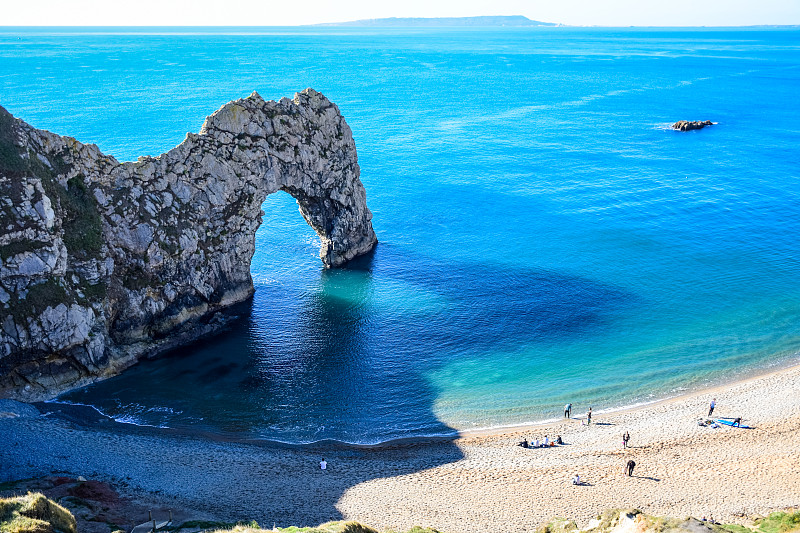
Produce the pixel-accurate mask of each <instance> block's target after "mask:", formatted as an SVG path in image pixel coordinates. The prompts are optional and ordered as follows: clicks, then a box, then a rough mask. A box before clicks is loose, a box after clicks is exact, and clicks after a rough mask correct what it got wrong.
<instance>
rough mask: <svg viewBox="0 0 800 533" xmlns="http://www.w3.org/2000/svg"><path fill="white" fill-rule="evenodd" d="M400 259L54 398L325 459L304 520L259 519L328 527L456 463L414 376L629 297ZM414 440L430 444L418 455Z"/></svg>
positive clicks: (600, 314) (511, 272)
mask: <svg viewBox="0 0 800 533" xmlns="http://www.w3.org/2000/svg"><path fill="white" fill-rule="evenodd" d="M398 254H400V252H398V251H397V250H394V249H392V248H391V247H390V246H386V245H381V246H380V247H379V248H378V250H377V251H376V252H375V253H373V254H370V255H369V256H367V257H364V258H360V259H358V260H356V261H353V262H351V264H349V265H348V266H347V268H344V269H337V270H322V271H320V272H319V273H318V274H317V276H318V280H317V281H316V282H314V283H313V284H312V286H311V287H310V288H309V289H307V290H300V289H298V288H295V287H285V286H283V285H280V284H270V285H266V286H260V287H259V288H258V290H257V293H256V296H255V297H254V299H253V300H252V301H250V302H248V303H246V304H243V305H241V306H239V307H238V308H237V309H236V312H237V313H239V314H240V315H241V319H240V320H238V321H237V322H235V323H234V324H233V325H232V326H231V327H230V329H229V330H228V331H226V332H224V333H223V334H220V335H218V336H216V337H214V338H211V339H206V340H203V341H201V342H198V343H195V344H193V345H191V346H186V347H184V348H181V349H178V350H175V351H173V352H171V353H170V354H168V355H167V356H165V357H161V358H159V359H156V360H152V361H144V362H142V363H140V364H139V365H137V366H135V367H133V368H132V369H130V370H129V371H127V372H125V373H124V374H123V375H121V376H117V377H115V378H112V379H109V380H107V381H104V382H101V383H98V384H95V385H92V386H90V387H86V388H84V389H81V390H78V391H75V392H72V393H69V394H66V395H65V396H64V397H63V399H64V400H67V401H71V402H79V403H84V404H88V405H94V406H97V407H98V408H99V409H101V410H102V411H104V412H106V413H108V414H109V415H111V416H114V417H116V418H118V419H120V420H123V421H128V422H134V423H145V424H150V425H156V426H158V425H162V426H169V427H171V428H177V429H178V430H180V431H186V432H195V433H201V434H213V435H218V436H222V437H223V438H227V439H234V440H242V441H249V440H252V439H256V440H261V441H262V442H263V441H273V445H275V444H274V443H275V442H280V441H283V442H285V443H287V444H286V445H289V444H290V445H292V447H294V446H298V445H299V446H300V448H299V449H300V450H302V451H303V453H308V465H309V466H308V468H311V469H318V466H316V465H317V462H318V461H319V460H320V458H321V457H322V456H323V455H324V456H326V458H328V460H329V465H330V467H329V471H327V472H326V473H325V474H324V475H326V476H327V478H326V482H325V483H322V484H319V485H318V486H314V487H313V488H312V489H309V490H310V491H311V492H310V493H309V494H311V496H313V500H314V502H315V503H314V505H313V506H311V507H312V508H313V512H312V511H308V510H305V511H302V512H306V513H308V512H310V513H311V514H309V515H306V516H302V517H299V516H297V513H298V512H299V511H297V510H292V508H291V506H289V508H287V507H286V504H285V502H286V501H287V500H289V499H291V498H295V497H296V496H297V495H296V493H295V492H292V491H294V490H295V488H294V487H287V488H286V490H285V491H284V490H282V489H280V488H275V489H274V490H273V491H272V493H270V494H269V495H265V496H264V498H263V504H264V511H265V512H267V511H268V512H269V515H268V516H267V517H266V518H268V519H272V518H270V517H274V518H279V517H283V519H285V520H286V521H288V522H291V521H292V520H294V521H295V522H297V520H307V521H309V522H304V523H314V522H323V521H325V520H332V519H337V518H341V513H340V512H339V511H338V510H337V509H336V503H337V502H338V501H339V499H340V498H341V496H342V495H343V494H344V492H345V491H347V490H348V489H349V488H351V487H353V486H355V485H357V484H359V483H361V482H364V481H368V480H370V479H375V478H380V477H387V476H399V475H404V474H409V473H413V472H417V471H420V470H423V469H427V468H431V467H434V466H437V465H441V464H446V463H450V462H454V461H458V460H459V459H461V458H462V453H461V451H460V449H459V448H458V447H457V446H456V445H455V444H454V443H453V442H452V441H453V440H454V439H455V437H456V436H457V431H456V430H455V429H454V428H452V427H450V426H448V425H446V424H445V423H443V422H442V421H440V420H439V418H438V417H437V415H436V413H435V409H434V406H435V402H436V399H437V391H436V390H435V389H434V388H433V387H432V385H431V383H430V381H429V380H428V379H427V378H426V375H427V373H428V372H430V371H432V370H436V369H437V368H440V367H442V366H443V365H446V364H447V363H448V362H450V361H452V360H458V359H459V358H462V357H465V356H467V355H469V356H471V357H489V356H488V355H483V354H484V353H491V351H492V350H496V349H500V348H503V347H504V346H506V345H508V344H509V343H520V342H522V343H537V342H552V341H553V340H554V339H562V338H564V337H565V336H571V335H578V334H582V333H585V332H587V331H590V330H592V329H597V328H602V327H603V325H604V324H605V323H606V322H607V321H608V319H609V318H608V317H609V315H610V314H613V313H614V312H615V310H616V309H618V308H619V307H620V306H625V305H628V304H629V303H628V300H630V298H631V296H630V295H629V294H625V293H623V292H620V291H618V290H616V289H614V288H611V287H607V286H603V285H599V284H597V283H595V282H593V281H591V280H587V279H581V278H577V277H570V276H564V275H559V274H555V273H552V272H543V271H536V270H533V269H531V270H530V271H520V270H516V269H513V268H510V267H503V266H496V265H464V264H458V263H455V262H453V263H448V262H437V261H433V260H430V259H428V258H425V257H413V256H411V257H409V256H402V257H398V256H397V255H398ZM393 256H394V257H393ZM398 265H400V266H398ZM143 382H146V383H148V384H149V387H148V388H147V390H146V391H143V389H142V386H141V384H142V383H143ZM398 439H399V440H398ZM424 440H429V441H430V440H435V441H436V445H435V446H420V445H417V444H416V442H419V441H424ZM381 442H382V443H384V446H381V447H371V446H370V445H374V444H377V443H381ZM387 442H389V444H388V445H386V444H385V443H387ZM346 443H350V444H346ZM279 446H280V444H279ZM409 457H413V460H411V461H409V460H408V458H409ZM356 464H360V466H359V467H358V468H356V467H355V466H354V465H356ZM282 475H287V476H291V472H283V474H282ZM289 485H292V484H291V483H290V484H289ZM280 509H283V511H280ZM282 513H283V514H282Z"/></svg>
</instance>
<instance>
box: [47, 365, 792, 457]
mask: <svg viewBox="0 0 800 533" xmlns="http://www.w3.org/2000/svg"><path fill="white" fill-rule="evenodd" d="M797 359H798V357H797V356H793V357H790V358H787V359H784V360H781V361H779V362H776V363H774V364H773V365H770V366H768V367H756V368H749V369H746V370H744V371H742V370H743V369H738V372H737V377H736V379H735V381H732V382H729V383H724V384H721V383H712V384H706V385H701V386H698V387H697V388H689V389H686V390H684V391H682V392H681V393H679V394H675V395H673V396H667V397H661V398H656V399H653V400H648V401H641V402H636V403H634V404H629V405H622V406H615V407H608V408H601V409H597V410H595V411H594V415H595V417H597V416H605V415H613V414H617V413H619V414H624V413H628V412H633V411H637V410H640V409H646V408H648V407H651V406H657V405H660V404H663V403H669V402H677V401H681V400H686V399H690V398H692V397H694V396H697V395H701V394H711V393H713V392H714V391H716V390H721V389H725V388H728V387H733V386H736V385H740V384H745V383H747V382H749V381H752V380H757V379H761V378H767V377H769V376H771V375H773V374H777V373H781V372H784V371H790V370H792V369H800V362H798V361H797ZM742 375H744V376H746V377H740V376H742ZM798 393H799V394H800V392H798ZM588 403H589V402H587V404H588ZM39 405H47V406H69V407H71V408H72V407H75V408H78V409H84V408H85V409H88V410H91V411H93V412H95V413H97V414H98V415H100V416H102V417H104V418H106V419H108V420H109V421H110V422H114V423H116V424H121V425H124V426H132V427H135V428H142V429H151V430H155V431H158V430H165V431H166V432H167V433H168V434H180V435H196V436H199V437H203V438H207V439H209V440H215V441H221V442H240V443H247V444H263V445H267V446H269V445H275V446H279V447H297V448H310V449H325V448H348V447H352V448H381V447H395V446H399V445H404V444H425V443H430V442H439V441H448V442H449V441H451V440H453V439H454V438H462V437H474V436H502V435H505V434H511V433H513V434H516V433H522V432H529V431H538V430H540V429H546V428H548V427H551V426H557V425H558V424H560V423H561V422H563V421H564V419H563V418H558V417H552V418H548V419H544V420H539V421H528V422H520V423H518V424H501V425H496V426H487V427H478V428H468V429H460V430H459V429H456V428H453V432H452V433H448V434H444V433H438V434H430V435H414V436H408V437H395V438H391V439H386V440H381V441H377V442H349V441H343V440H337V439H319V440H314V441H308V442H295V441H282V440H280V439H276V438H265V437H257V436H254V437H248V436H238V435H232V434H225V433H217V432H214V431H209V430H193V429H189V428H186V427H171V426H166V425H161V426H156V425H152V424H147V423H144V422H133V421H129V420H125V419H124V418H125V416H121V417H115V416H112V415H109V414H107V413H105V412H103V410H102V409H100V408H98V407H96V406H94V405H90V404H85V403H79V402H72V401H68V400H59V399H57V398H56V399H53V400H47V401H45V402H40V403H39ZM55 414H56V416H59V413H58V412H56V413H55ZM126 416H127V415H126ZM67 418H68V419H69V420H70V421H72V422H74V423H78V424H80V423H81V420H80V417H76V416H74V415H73V416H70V417H67ZM580 419H581V417H580V416H577V415H576V416H573V417H572V420H580Z"/></svg>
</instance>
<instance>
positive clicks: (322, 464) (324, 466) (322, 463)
mask: <svg viewBox="0 0 800 533" xmlns="http://www.w3.org/2000/svg"><path fill="white" fill-rule="evenodd" d="M319 469H320V470H327V469H328V461H326V460H325V458H324V457H323V458H322V461H320V462H319Z"/></svg>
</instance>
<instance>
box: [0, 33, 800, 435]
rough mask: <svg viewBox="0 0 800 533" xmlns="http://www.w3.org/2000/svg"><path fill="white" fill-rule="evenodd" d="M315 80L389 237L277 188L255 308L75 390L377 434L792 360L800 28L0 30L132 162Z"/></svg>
mask: <svg viewBox="0 0 800 533" xmlns="http://www.w3.org/2000/svg"><path fill="white" fill-rule="evenodd" d="M309 86H312V87H314V88H316V89H317V90H320V91H322V92H323V93H325V94H326V96H328V97H329V98H330V99H331V100H333V101H334V102H336V103H337V104H338V105H339V107H340V109H341V110H342V112H343V114H344V115H345V117H346V118H347V120H348V123H349V124H350V126H351V127H352V130H353V133H354V137H355V139H356V144H357V146H358V151H359V160H360V163H361V168H362V181H363V182H364V185H365V187H366V189H367V198H368V204H369V206H370V208H371V209H372V211H373V213H374V225H375V230H376V232H377V234H378V238H379V240H380V245H379V246H378V248H377V250H376V252H375V253H374V254H373V255H372V256H371V257H368V258H364V259H362V260H359V261H357V262H355V263H354V264H353V265H351V266H350V268H347V269H342V270H330V271H326V270H324V269H323V268H322V265H321V263H320V262H319V259H318V257H317V254H318V246H319V243H318V240H317V238H316V236H315V235H314V233H313V231H312V230H311V229H310V228H309V227H308V226H307V225H306V224H305V222H304V221H303V219H302V217H301V216H300V214H299V213H298V212H297V206H296V204H295V203H294V200H293V199H292V198H291V197H290V196H288V195H286V194H284V193H279V194H276V195H274V196H272V197H270V198H268V199H267V201H266V203H265V205H264V210H265V211H266V213H267V214H266V216H265V218H264V223H263V225H262V226H261V229H260V230H259V233H258V245H257V247H258V248H257V253H256V257H255V258H254V260H253V266H252V271H253V275H254V279H255V281H256V285H257V291H256V295H255V297H254V300H253V301H252V303H251V304H248V305H247V306H245V308H244V309H243V312H242V316H243V318H242V320H241V321H240V322H239V323H237V324H236V325H235V326H234V327H233V328H232V329H231V330H230V331H228V332H226V333H224V334H222V335H220V336H218V337H216V338H214V339H212V340H209V341H204V342H202V343H200V344H198V345H195V346H191V347H187V348H186V349H182V350H179V351H177V352H175V353H172V354H170V355H169V356H167V357H164V358H161V359H158V360H155V361H147V362H143V363H141V364H139V365H138V366H136V367H134V368H132V369H131V370H129V371H128V372H126V373H125V374H123V375H122V376H119V377H117V378H113V379H110V380H107V381H105V382H102V383H100V384H97V385H95V386H91V387H88V388H85V389H82V390H79V391H75V392H72V393H69V394H67V395H66V396H65V397H64V399H65V400H67V401H71V402H79V403H86V404H90V405H94V406H96V407H98V408H99V409H101V410H102V411H104V412H106V413H108V414H110V415H112V416H114V417H116V418H118V419H121V420H127V421H132V422H136V423H145V424H152V425H165V426H172V427H182V428H193V429H197V430H202V431H211V432H215V433H223V434H226V435H231V436H242V437H253V436H255V437H261V438H270V439H277V440H282V441H289V442H304V441H313V440H317V439H323V438H329V439H338V440H344V441H349V442H377V441H382V440H387V439H390V438H395V437H409V436H419V435H427V434H449V433H452V432H453V430H454V429H469V428H474V427H488V426H497V425H505V424H518V423H524V422H530V421H538V420H544V419H548V418H551V417H554V416H558V415H559V412H560V408H561V406H563V404H564V403H566V402H567V401H571V402H572V403H573V404H574V405H575V409H576V411H577V412H583V411H585V409H586V408H588V406H589V405H592V406H593V407H594V409H595V411H597V410H602V409H611V408H617V407H621V406H625V405H630V404H635V403H639V402H646V401H651V400H654V399H656V398H663V397H666V396H670V395H675V394H677V393H679V392H680V391H683V390H687V389H694V388H698V387H703V386H706V385H709V384H715V383H722V382H725V381H727V380H731V379H735V378H737V377H740V376H743V375H746V374H750V373H754V372H758V371H762V370H764V369H765V368H768V367H772V366H776V365H784V364H789V363H791V362H796V361H797V360H798V353H800V283H798V280H800V238H798V237H799V236H800V103H798V96H800V31H797V30H791V31H789V30H725V29H715V30H709V29H681V30H674V29H578V28H525V29H507V28H503V29H491V30H490V29H469V30H435V29H434V30H431V29H425V30H414V29H405V30H404V29H391V30H384V29H382V30H369V29H358V30H354V29H344V28H325V29H318V28H267V29H263V28H262V29H235V30H213V31H209V30H207V29H195V30H169V29H166V30H165V29H142V30H138V31H133V32H131V31H119V30H113V29H110V30H91V31H89V30H85V31H84V30H79V29H70V30H58V29H42V30H35V29H27V30H19V29H8V28H6V29H4V30H3V29H0V105H3V106H5V107H6V108H7V109H8V110H9V111H11V112H12V113H13V114H14V115H16V116H18V117H21V118H23V119H24V120H26V121H28V122H29V123H31V124H32V125H34V126H36V127H39V128H45V129H49V130H51V131H54V132H57V133H60V134H64V135H71V136H74V137H76V138H78V139H79V140H81V141H83V142H93V143H96V144H98V145H99V147H100V148H101V149H102V150H103V151H105V152H107V153H111V154H113V155H115V156H116V157H118V158H119V159H122V160H130V159H135V158H136V157H137V156H138V155H143V154H150V155H157V154H160V153H162V152H164V151H166V150H168V149H170V148H171V147H172V146H174V145H175V144H177V143H179V142H180V141H181V140H182V139H183V138H184V136H185V134H186V132H187V131H197V130H198V129H199V127H200V125H201V124H202V122H203V119H204V117H205V116H206V115H208V114H210V113H212V112H213V111H214V110H216V109H217V108H219V107H220V106H221V105H222V104H224V103H225V102H227V101H229V100H231V99H235V98H239V97H243V96H246V95H248V94H249V93H250V92H252V91H253V90H257V91H258V92H259V93H260V94H261V95H262V96H264V97H265V98H272V99H277V98H280V97H283V96H291V95H292V94H293V93H294V92H295V91H298V90H301V89H303V88H305V87H309ZM678 119H690V120H693V119H710V120H712V121H714V122H717V123H718V124H717V125H715V126H713V127H711V128H706V129H704V130H702V131H695V132H690V133H677V132H673V131H670V130H669V129H668V125H669V124H670V123H671V122H674V121H676V120H678Z"/></svg>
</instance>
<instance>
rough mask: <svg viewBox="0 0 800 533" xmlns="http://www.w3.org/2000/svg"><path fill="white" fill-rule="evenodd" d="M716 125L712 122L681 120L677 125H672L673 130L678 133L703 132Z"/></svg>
mask: <svg viewBox="0 0 800 533" xmlns="http://www.w3.org/2000/svg"><path fill="white" fill-rule="evenodd" d="M713 124H714V123H713V122H711V121H710V120H694V121H689V120H679V121H678V122H676V123H675V124H673V125H672V129H673V130H678V131H691V130H701V129H703V128H705V127H706V126H711V125H713Z"/></svg>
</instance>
